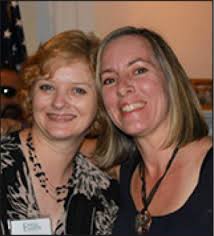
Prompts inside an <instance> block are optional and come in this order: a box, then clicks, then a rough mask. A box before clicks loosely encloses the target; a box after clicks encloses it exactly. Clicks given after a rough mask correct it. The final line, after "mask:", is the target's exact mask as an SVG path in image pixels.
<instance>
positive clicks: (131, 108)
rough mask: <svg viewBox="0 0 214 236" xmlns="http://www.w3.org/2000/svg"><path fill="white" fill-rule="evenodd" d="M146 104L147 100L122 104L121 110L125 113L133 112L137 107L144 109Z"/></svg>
mask: <svg viewBox="0 0 214 236" xmlns="http://www.w3.org/2000/svg"><path fill="white" fill-rule="evenodd" d="M145 105H146V102H137V103H131V104H126V105H124V106H122V108H121V111H122V112H124V113H128V112H132V111H135V110H137V109H143V108H144V106H145Z"/></svg>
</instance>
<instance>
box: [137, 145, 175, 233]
mask: <svg viewBox="0 0 214 236" xmlns="http://www.w3.org/2000/svg"><path fill="white" fill-rule="evenodd" d="M178 149H179V147H178V146H176V148H175V149H174V151H173V153H172V156H171V157H170V159H169V161H168V163H167V166H166V169H165V171H164V173H163V175H162V176H161V177H160V178H159V179H158V181H157V182H156V183H155V184H154V186H153V188H152V190H151V191H150V193H149V194H148V197H146V181H145V165H144V162H143V161H142V162H140V172H141V173H140V174H141V181H142V202H143V204H144V207H143V208H142V210H141V211H140V212H138V214H137V216H136V219H135V230H136V232H137V233H138V235H143V234H145V233H147V232H148V231H149V228H150V226H151V223H152V216H151V214H150V213H149V211H148V207H149V205H150V203H151V201H152V199H153V197H154V195H155V193H156V192H157V190H158V188H159V186H160V184H161V182H162V181H163V179H164V177H165V176H166V174H167V172H168V170H169V168H170V166H171V164H172V162H173V160H174V159H175V156H176V154H177V152H178Z"/></svg>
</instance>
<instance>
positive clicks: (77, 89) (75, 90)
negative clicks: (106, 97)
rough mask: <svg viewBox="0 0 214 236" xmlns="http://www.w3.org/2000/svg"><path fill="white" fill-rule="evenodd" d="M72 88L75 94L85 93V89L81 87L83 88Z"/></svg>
mask: <svg viewBox="0 0 214 236" xmlns="http://www.w3.org/2000/svg"><path fill="white" fill-rule="evenodd" d="M72 90H73V91H74V93H76V94H80V95H84V94H86V90H85V89H83V88H79V87H76V88H73V89H72Z"/></svg>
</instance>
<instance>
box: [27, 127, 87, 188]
mask: <svg viewBox="0 0 214 236" xmlns="http://www.w3.org/2000/svg"><path fill="white" fill-rule="evenodd" d="M31 132H32V138H33V145H34V147H35V152H36V155H37V156H38V159H39V161H40V162H41V164H42V167H43V168H44V170H45V172H46V173H47V175H48V177H49V178H50V179H54V180H55V184H56V185H57V184H58V183H61V182H64V180H65V179H67V178H68V176H70V175H71V171H72V170H71V168H72V165H71V162H72V160H73V158H74V156H75V155H76V153H77V151H78V148H79V146H80V144H81V142H82V139H83V138H73V139H68V140H59V141H58V140H51V139H50V138H48V137H47V136H45V135H43V134H42V133H41V132H40V131H39V130H38V129H35V128H32V130H31ZM56 173H57V174H56Z"/></svg>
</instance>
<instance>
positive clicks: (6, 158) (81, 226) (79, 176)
mask: <svg viewBox="0 0 214 236" xmlns="http://www.w3.org/2000/svg"><path fill="white" fill-rule="evenodd" d="M72 165H73V172H72V176H71V180H72V181H71V186H70V191H69V193H68V196H67V199H66V200H65V202H64V208H63V209H62V212H61V216H60V218H59V219H58V222H57V226H56V228H55V229H53V233H54V235H63V234H71V235H80V234H84V235H110V234H111V232H112V225H113V223H114V221H115V219H116V216H117V212H118V204H117V201H118V198H119V191H118V190H119V186H118V182H117V181H116V180H113V179H112V178H111V177H110V176H108V175H107V174H106V173H104V172H102V171H101V170H99V169H98V168H97V167H96V166H95V165H94V164H93V163H91V162H90V161H89V160H88V159H87V158H85V157H84V156H83V155H82V154H81V153H78V154H77V155H76V156H75V157H74V158H73V163H72ZM0 174H1V175H0V177H1V188H0V190H1V191H0V193H1V195H0V197H1V198H0V235H2V234H4V235H5V234H6V235H8V234H9V233H10V232H9V229H8V224H7V222H8V220H18V219H35V218H40V217H43V216H42V214H41V212H40V209H39V206H38V203H37V199H36V196H35V192H34V188H33V185H32V179H31V175H30V172H29V166H28V164H27V161H26V157H25V156H24V155H23V152H22V150H21V142H20V138H19V133H18V132H15V133H11V134H10V135H8V136H5V137H2V138H1V172H0Z"/></svg>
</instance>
